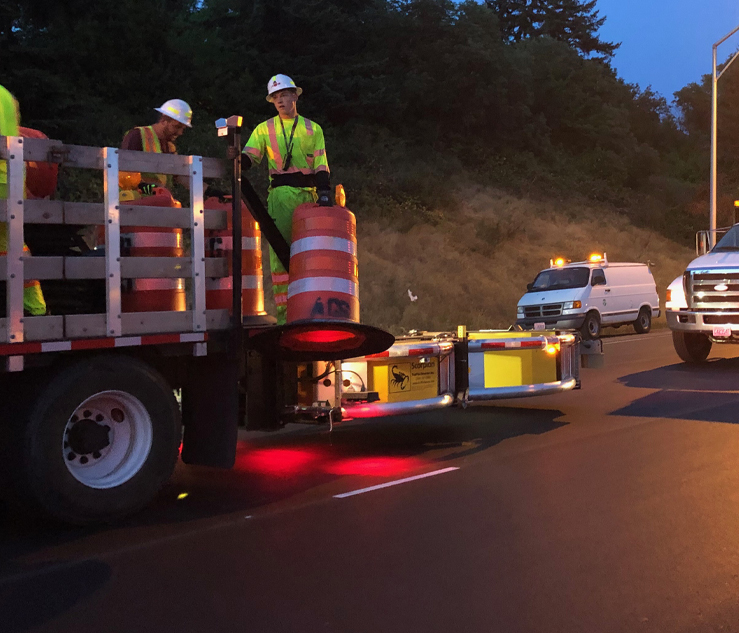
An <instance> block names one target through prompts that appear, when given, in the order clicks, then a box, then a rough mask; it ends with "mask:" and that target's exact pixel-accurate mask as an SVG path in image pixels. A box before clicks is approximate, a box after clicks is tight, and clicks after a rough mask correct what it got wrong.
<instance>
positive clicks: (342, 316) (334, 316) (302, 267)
mask: <svg viewBox="0 0 739 633" xmlns="http://www.w3.org/2000/svg"><path fill="white" fill-rule="evenodd" d="M292 229H293V230H292V244H291V245H290V283H289V285H288V289H287V322H288V323H292V322H295V321H305V320H336V321H352V322H355V323H358V322H359V282H358V279H357V223H356V219H355V217H354V214H353V213H352V212H351V211H349V209H346V208H345V207H340V206H333V207H321V206H319V205H317V204H315V203H306V204H301V205H300V206H299V207H298V208H297V209H295V213H294V215H293V227H292Z"/></svg>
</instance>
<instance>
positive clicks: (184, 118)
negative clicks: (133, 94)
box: [154, 99, 192, 127]
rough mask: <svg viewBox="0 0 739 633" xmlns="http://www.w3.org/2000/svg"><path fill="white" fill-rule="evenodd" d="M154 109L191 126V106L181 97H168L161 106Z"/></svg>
mask: <svg viewBox="0 0 739 633" xmlns="http://www.w3.org/2000/svg"><path fill="white" fill-rule="evenodd" d="M154 109H155V110H156V111H157V112H159V113H160V114H163V115H164V116H168V117H169V118H170V119H174V120H175V121H179V122H180V123H184V124H185V125H186V126H187V127H192V125H191V122H192V108H190V106H189V105H187V103H186V102H185V101H183V100H182V99H170V100H169V101H165V102H164V103H163V104H162V107H161V108H154Z"/></svg>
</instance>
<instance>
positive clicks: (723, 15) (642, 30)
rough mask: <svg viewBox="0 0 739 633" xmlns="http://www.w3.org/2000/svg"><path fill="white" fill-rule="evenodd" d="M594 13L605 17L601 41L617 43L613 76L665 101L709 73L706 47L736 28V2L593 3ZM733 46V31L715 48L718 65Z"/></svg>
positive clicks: (737, 42) (737, 41)
mask: <svg viewBox="0 0 739 633" xmlns="http://www.w3.org/2000/svg"><path fill="white" fill-rule="evenodd" d="M597 10H598V11H599V13H600V17H604V16H605V17H606V23H605V24H604V25H603V27H602V28H601V30H600V33H599V34H600V36H601V39H603V40H606V41H608V42H621V48H620V49H619V50H618V51H616V56H615V58H614V60H613V66H614V67H615V68H616V69H617V71H618V74H619V76H621V77H622V78H623V79H624V80H626V81H627V82H629V83H636V84H639V85H640V86H641V87H642V88H646V87H647V86H648V85H650V84H651V86H652V89H654V90H655V91H657V92H659V93H661V94H662V95H663V96H664V97H666V98H667V99H668V101H669V100H671V99H672V94H673V93H674V92H675V91H676V90H680V88H682V87H683V86H685V85H686V84H688V83H690V82H692V81H698V80H699V79H700V77H701V75H704V74H706V73H710V72H711V47H712V46H713V44H714V43H715V42H717V41H718V40H720V39H721V38H722V37H723V36H724V35H726V34H727V33H730V32H731V31H732V30H733V29H734V28H735V27H737V26H739V0H598V4H597ZM737 48H739V33H737V34H735V35H734V36H733V37H732V38H731V39H729V40H728V41H727V42H725V43H724V44H722V45H721V46H720V47H719V49H718V60H719V63H720V62H722V61H724V60H725V59H726V58H727V57H728V56H729V55H730V54H731V53H733V52H734V51H736V50H737ZM737 63H739V60H738V61H737Z"/></svg>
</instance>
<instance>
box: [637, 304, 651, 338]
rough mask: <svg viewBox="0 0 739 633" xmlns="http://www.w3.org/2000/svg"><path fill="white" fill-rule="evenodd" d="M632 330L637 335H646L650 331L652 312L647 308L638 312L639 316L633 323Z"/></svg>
mask: <svg viewBox="0 0 739 633" xmlns="http://www.w3.org/2000/svg"><path fill="white" fill-rule="evenodd" d="M634 329H635V330H636V333H637V334H648V333H649V330H651V329H652V311H651V310H650V309H649V308H642V309H641V310H639V316H638V317H636V321H634Z"/></svg>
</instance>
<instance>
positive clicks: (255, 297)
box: [205, 196, 267, 319]
mask: <svg viewBox="0 0 739 633" xmlns="http://www.w3.org/2000/svg"><path fill="white" fill-rule="evenodd" d="M205 208H206V209H223V210H224V211H226V212H227V217H228V228H226V229H210V230H206V235H205V245H206V246H205V248H206V252H205V255H206V257H223V258H225V259H226V261H227V262H228V276H227V277H214V278H208V279H206V281H205V305H206V307H207V308H208V309H209V310H217V309H228V310H231V309H232V306H233V224H232V221H231V216H232V213H231V210H232V206H231V198H230V196H226V197H224V198H223V200H219V198H207V199H206V200H205ZM263 279H264V272H263V270H262V233H261V231H260V230H259V223H257V222H256V221H255V220H254V218H253V217H252V215H251V213H249V209H248V208H247V207H246V205H245V204H244V202H243V201H242V203H241V313H242V316H243V317H244V318H247V319H248V318H249V317H258V316H264V315H266V314H267V313H266V312H265V311H264V288H263V283H264V282H263Z"/></svg>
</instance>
